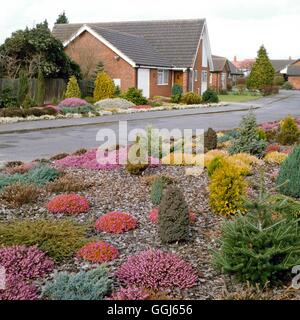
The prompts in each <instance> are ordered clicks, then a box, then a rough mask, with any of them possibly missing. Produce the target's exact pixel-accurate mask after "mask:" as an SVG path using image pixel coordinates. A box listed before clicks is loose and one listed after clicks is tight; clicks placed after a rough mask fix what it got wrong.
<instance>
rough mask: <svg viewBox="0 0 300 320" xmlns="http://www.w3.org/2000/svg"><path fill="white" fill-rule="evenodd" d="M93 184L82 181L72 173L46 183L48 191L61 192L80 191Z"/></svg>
mask: <svg viewBox="0 0 300 320" xmlns="http://www.w3.org/2000/svg"><path fill="white" fill-rule="evenodd" d="M90 186H91V184H89V183H87V182H85V181H80V180H79V179H78V178H76V177H74V176H73V175H71V174H66V175H64V176H62V177H60V178H58V179H57V180H55V181H53V182H49V183H48V184H47V185H46V189H47V191H48V192H54V193H60V192H80V191H82V190H85V189H87V188H88V187H90Z"/></svg>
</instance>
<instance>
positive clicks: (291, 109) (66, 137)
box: [0, 91, 300, 161]
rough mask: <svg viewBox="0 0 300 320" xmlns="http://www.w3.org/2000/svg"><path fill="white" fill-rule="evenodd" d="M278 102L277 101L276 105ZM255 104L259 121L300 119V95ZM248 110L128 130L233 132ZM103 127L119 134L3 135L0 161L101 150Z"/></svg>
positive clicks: (141, 122) (81, 130)
mask: <svg viewBox="0 0 300 320" xmlns="http://www.w3.org/2000/svg"><path fill="white" fill-rule="evenodd" d="M274 101H275V102H274ZM253 104H255V105H256V106H260V107H261V108H259V109H256V110H255V114H256V116H257V119H258V122H259V123H262V122H265V121H273V120H279V119H281V118H283V117H285V116H286V115H288V114H291V115H294V116H300V92H296V91H295V92H283V93H281V95H280V96H279V97H278V98H277V99H274V98H263V99H261V100H258V101H254V102H253V103H249V104H248V106H249V107H250V106H251V105H253ZM242 106H243V107H245V104H244V105H242ZM246 113H247V111H246V110H245V111H233V112H222V113H213V114H188V113H187V114H185V115H178V114H176V115H174V113H173V114H172V112H170V116H168V115H165V114H164V117H161V118H148V119H137V120H131V121H129V122H128V129H129V130H130V129H134V128H145V127H146V126H148V125H152V126H154V127H156V128H167V129H173V128H179V129H197V128H198V129H207V128H209V127H212V128H214V129H216V130H226V129H232V128H235V127H237V126H238V124H239V122H240V121H241V118H242V117H243V116H244V115H245V114H246ZM101 128H110V129H113V130H115V131H116V132H118V123H117V122H109V123H102V124H98V125H89V126H78V127H71V128H56V129H51V130H42V131H32V132H24V133H21V132H19V133H10V134H0V160H2V161H10V160H24V161H29V160H34V159H37V158H46V157H49V156H52V155H54V154H58V153H61V152H73V151H75V150H77V149H79V148H92V147H98V146H99V145H100V143H99V142H97V141H96V134H97V132H98V130H99V129H101Z"/></svg>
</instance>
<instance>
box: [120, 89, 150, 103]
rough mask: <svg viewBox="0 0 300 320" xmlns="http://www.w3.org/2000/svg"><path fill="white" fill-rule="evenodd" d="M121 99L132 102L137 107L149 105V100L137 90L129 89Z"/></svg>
mask: <svg viewBox="0 0 300 320" xmlns="http://www.w3.org/2000/svg"><path fill="white" fill-rule="evenodd" d="M121 98H123V99H126V100H128V101H131V102H132V103H134V104H135V105H136V106H144V105H148V100H147V98H145V97H144V96H143V91H142V90H140V89H137V88H129V89H128V90H127V91H126V92H125V93H123V94H122V95H121Z"/></svg>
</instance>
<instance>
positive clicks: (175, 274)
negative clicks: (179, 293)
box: [116, 250, 197, 290]
mask: <svg viewBox="0 0 300 320" xmlns="http://www.w3.org/2000/svg"><path fill="white" fill-rule="evenodd" d="M116 276H117V277H118V279H119V280H120V282H121V283H123V284H125V285H129V286H134V285H138V286H141V287H145V288H149V289H154V290H158V289H171V288H176V287H178V288H180V289H185V288H191V287H193V286H195V285H196V283H197V276H196V273H195V271H194V269H193V267H192V266H191V265H190V264H189V263H187V262H186V261H184V260H182V259H181V258H180V257H179V256H177V255H176V254H173V253H168V252H163V251H160V250H148V251H143V252H141V253H140V254H138V255H135V256H131V257H129V258H128V259H127V261H126V262H125V263H123V264H122V265H121V266H120V267H119V269H118V270H117V272H116Z"/></svg>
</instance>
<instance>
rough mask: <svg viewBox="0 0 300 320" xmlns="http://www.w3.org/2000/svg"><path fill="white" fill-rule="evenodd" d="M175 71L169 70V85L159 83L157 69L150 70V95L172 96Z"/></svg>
mask: <svg viewBox="0 0 300 320" xmlns="http://www.w3.org/2000/svg"><path fill="white" fill-rule="evenodd" d="M172 84H173V71H171V70H170V71H169V82H168V84H167V85H158V84H157V70H156V69H151V70H150V97H151V98H153V97H155V96H162V97H170V96H171V94H172Z"/></svg>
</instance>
